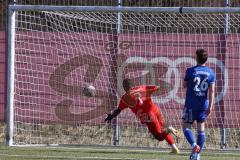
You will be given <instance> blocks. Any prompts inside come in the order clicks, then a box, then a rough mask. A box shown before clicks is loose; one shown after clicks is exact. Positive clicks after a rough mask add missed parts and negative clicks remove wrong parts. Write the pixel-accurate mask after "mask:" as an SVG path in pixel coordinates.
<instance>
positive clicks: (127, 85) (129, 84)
mask: <svg viewBox="0 0 240 160" xmlns="http://www.w3.org/2000/svg"><path fill="white" fill-rule="evenodd" d="M122 85H123V89H124V90H125V91H126V92H127V91H129V90H130V89H131V87H132V86H133V84H132V82H131V80H130V79H128V78H125V79H124V80H123V83H122Z"/></svg>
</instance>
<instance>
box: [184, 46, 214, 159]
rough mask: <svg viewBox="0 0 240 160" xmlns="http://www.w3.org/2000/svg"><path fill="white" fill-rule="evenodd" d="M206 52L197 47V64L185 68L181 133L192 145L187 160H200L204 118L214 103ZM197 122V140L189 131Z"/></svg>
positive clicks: (212, 72) (212, 80)
mask: <svg viewBox="0 0 240 160" xmlns="http://www.w3.org/2000/svg"><path fill="white" fill-rule="evenodd" d="M207 59H208V54H207V52H206V51H205V50H204V49H197V51H196V61H197V65H196V66H193V67H191V68H188V69H187V70H186V75H185V78H184V87H185V88H187V91H186V100H185V106H184V110H183V117H182V119H183V133H184V135H185V137H186V139H187V141H188V142H189V144H190V145H191V146H192V153H191V155H190V158H189V160H200V152H201V150H202V148H203V146H204V143H205V132H204V130H205V123H204V122H205V120H206V118H207V116H208V115H209V114H210V113H211V111H212V109H213V103H214V94H215V80H216V76H215V73H214V71H213V70H212V69H210V68H209V67H207V66H206V65H205V64H206V62H207ZM194 121H196V122H197V131H198V135H197V141H196V140H195V136H194V134H193V133H192V131H191V125H192V124H193V122H194Z"/></svg>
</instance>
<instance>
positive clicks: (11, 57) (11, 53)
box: [6, 4, 240, 146]
mask: <svg viewBox="0 0 240 160" xmlns="http://www.w3.org/2000/svg"><path fill="white" fill-rule="evenodd" d="M17 11H76V12H77V11H81V12H101V11H110V12H116V13H121V12H145V13H156V12H158V13H224V14H226V16H225V31H226V32H225V33H227V30H228V23H229V17H228V13H240V7H234V8H229V7H123V6H50V5H16V4H14V5H9V7H8V45H7V46H8V61H7V63H8V64H7V67H8V72H7V135H6V143H7V145H8V146H14V144H13V137H14V83H15V82H14V76H15V73H14V68H15V66H14V64H15V36H16V35H15V18H16V12H17ZM117 23H118V25H119V26H120V25H121V19H120V18H119V20H118V22H117ZM116 133H118V131H117V132H116ZM224 137H225V131H224V129H223V132H222V140H221V141H222V142H221V143H222V144H224V142H225V138H224Z"/></svg>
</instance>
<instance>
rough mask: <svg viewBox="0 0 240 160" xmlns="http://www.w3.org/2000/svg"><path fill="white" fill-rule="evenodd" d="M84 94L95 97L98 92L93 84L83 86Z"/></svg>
mask: <svg viewBox="0 0 240 160" xmlns="http://www.w3.org/2000/svg"><path fill="white" fill-rule="evenodd" d="M83 94H84V96H87V97H93V96H95V94H96V89H95V87H94V86H92V85H87V86H85V87H84V88H83Z"/></svg>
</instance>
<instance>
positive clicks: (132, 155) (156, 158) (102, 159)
mask: <svg viewBox="0 0 240 160" xmlns="http://www.w3.org/2000/svg"><path fill="white" fill-rule="evenodd" d="M168 152H169V150H161V149H136V148H135V149H134V148H123V147H99V146H98V147H89V146H79V147H6V146H4V145H1V146H0V160H78V159H79V160H82V159H85V160H91V159H92V160H95V159H97V160H107V159H109V160H187V159H188V156H189V152H190V151H182V153H181V154H179V155H171V154H169V153H168ZM201 160H240V152H237V151H232V152H230V151H205V152H203V153H202V156H201Z"/></svg>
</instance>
